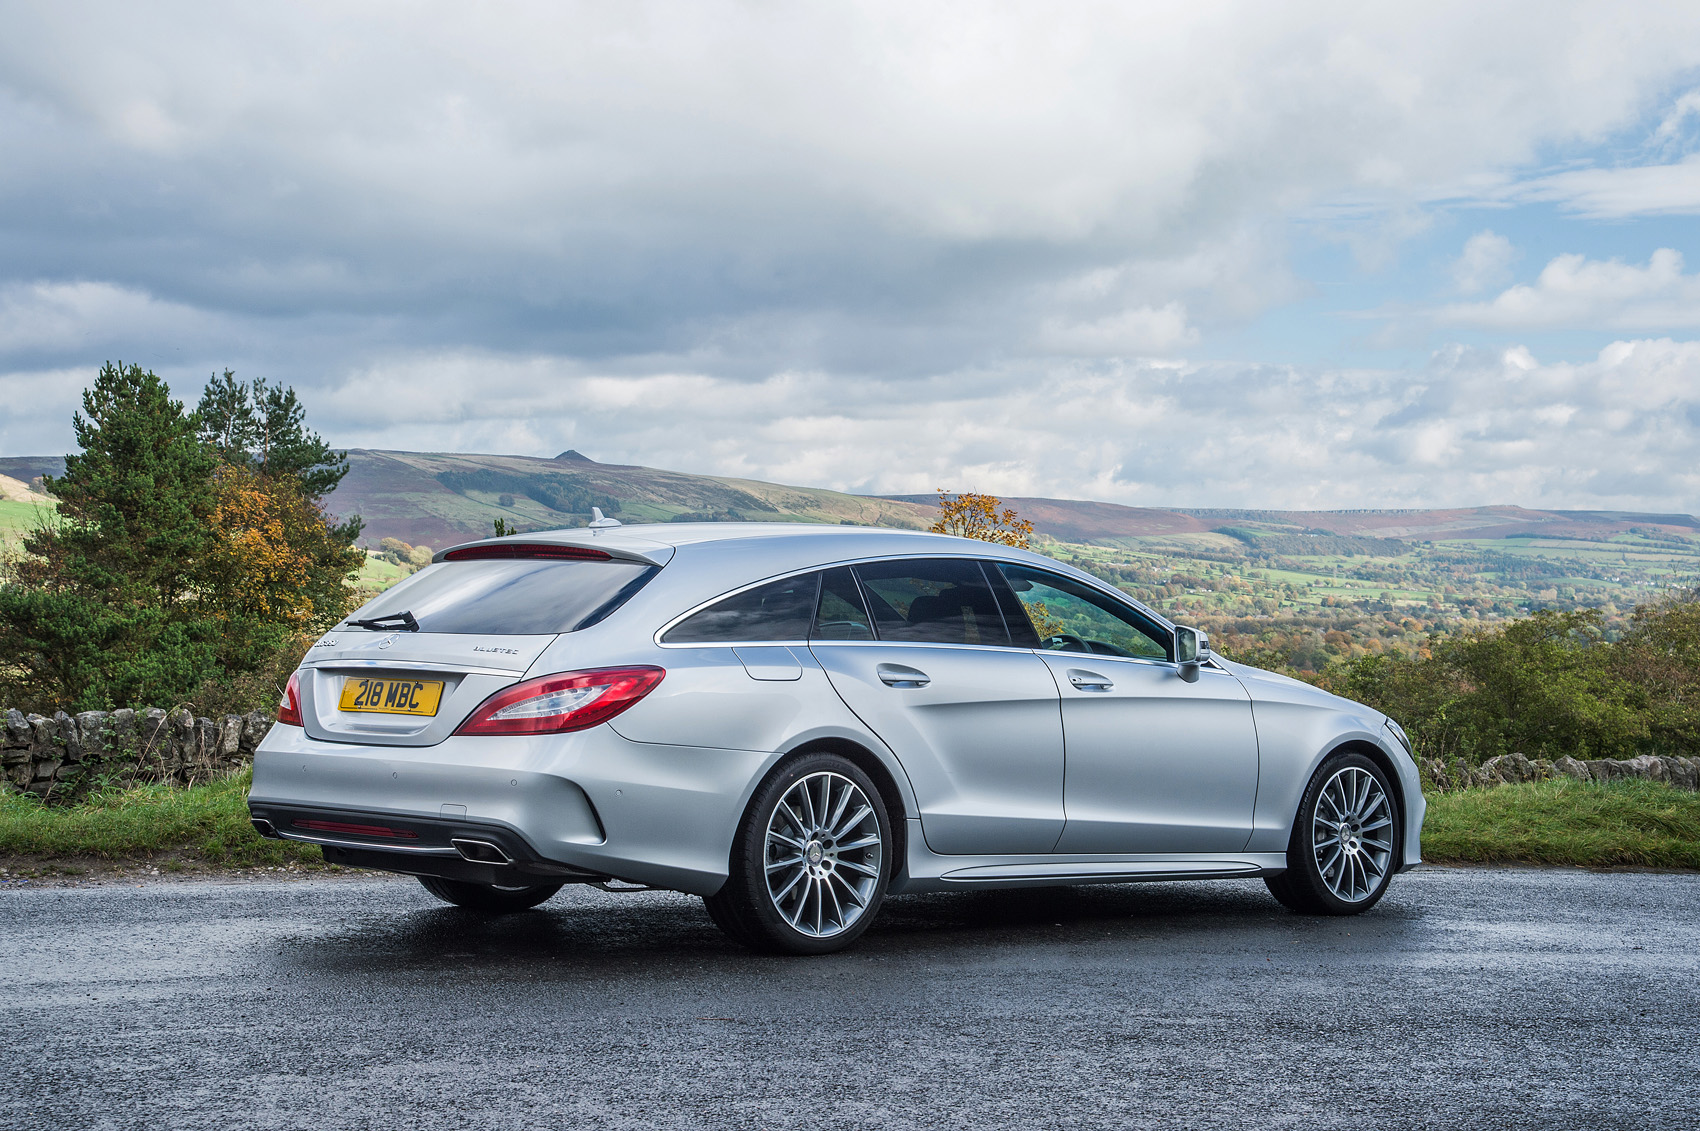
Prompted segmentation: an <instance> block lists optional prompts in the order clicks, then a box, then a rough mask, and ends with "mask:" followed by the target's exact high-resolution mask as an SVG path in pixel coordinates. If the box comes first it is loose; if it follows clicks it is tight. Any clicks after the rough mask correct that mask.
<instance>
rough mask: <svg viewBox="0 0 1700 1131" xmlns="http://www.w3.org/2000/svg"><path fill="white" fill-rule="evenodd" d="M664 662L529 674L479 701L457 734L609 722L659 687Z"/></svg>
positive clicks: (549, 730)
mask: <svg viewBox="0 0 1700 1131" xmlns="http://www.w3.org/2000/svg"><path fill="white" fill-rule="evenodd" d="M666 674H667V672H666V670H665V669H664V668H651V667H634V668H603V669H601V670H599V671H591V672H565V673H563V674H561V675H546V676H544V677H543V678H542V679H528V680H526V681H525V682H524V683H516V684H514V685H513V686H512V687H509V688H507V689H505V690H503V691H498V692H496V694H494V695H492V696H490V698H488V699H486V700H484V702H483V703H481V704H479V706H478V710H476V711H474V712H472V717H471V718H469V719H467V720H466V721H465V722H464V723H462V724H460V729H459V730H457V731H455V733H456V734H561V733H563V732H565V731H569V730H585V729H587V728H589V727H593V726H595V725H596V724H598V723H605V722H607V721H608V720H609V719H611V718H613V717H614V716H615V715H617V714H619V713H620V712H621V711H624V710H625V709H626V708H627V707H630V706H631V705H632V704H633V703H636V702H637V701H638V700H639V699H642V698H643V697H644V696H645V695H648V694H649V693H650V692H651V691H654V690H655V685H656V684H658V683H660V682H661V677H662V676H664V675H666Z"/></svg>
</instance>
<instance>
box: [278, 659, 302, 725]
mask: <svg viewBox="0 0 1700 1131" xmlns="http://www.w3.org/2000/svg"><path fill="white" fill-rule="evenodd" d="M277 721H278V722H280V723H288V724H289V725H290V726H292V727H298V726H302V725H304V724H303V723H302V722H301V673H300V672H290V673H289V682H288V683H286V684H284V687H283V700H282V701H281V702H280V703H278V705H277Z"/></svg>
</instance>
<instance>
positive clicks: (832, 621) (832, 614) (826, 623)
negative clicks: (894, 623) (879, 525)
mask: <svg viewBox="0 0 1700 1131" xmlns="http://www.w3.org/2000/svg"><path fill="white" fill-rule="evenodd" d="M873 638H874V627H873V625H872V624H871V623H870V622H869V620H868V610H867V607H866V606H864V605H863V604H862V594H861V593H860V592H859V591H858V590H857V588H856V578H855V577H854V576H853V575H852V574H851V572H850V567H849V566H838V567H837V568H836V569H829V570H827V571H826V572H825V573H823V574H821V583H820V606H819V607H818V608H817V609H816V611H815V627H814V631H813V632H811V633H810V634H809V639H810V640H872V639H873Z"/></svg>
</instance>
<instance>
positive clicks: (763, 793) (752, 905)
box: [727, 752, 896, 954]
mask: <svg viewBox="0 0 1700 1131" xmlns="http://www.w3.org/2000/svg"><path fill="white" fill-rule="evenodd" d="M823 771H825V772H830V773H835V774H838V775H840V776H841V777H845V778H848V779H849V780H851V781H853V782H855V783H856V787H857V788H858V789H860V790H861V791H862V793H863V795H864V796H865V797H867V799H868V804H869V805H871V806H872V807H873V810H874V817H875V819H876V820H877V821H878V822H879V830H880V842H881V846H880V847H881V850H880V875H879V880H878V882H877V883H876V884H875V885H874V891H873V895H872V896H871V897H870V898H869V900H868V906H867V908H866V910H864V911H863V912H862V915H861V917H860V918H859V919H857V920H856V922H855V923H853V924H851V926H850V928H849V929H848V930H846V931H843V932H841V933H839V934H836V935H833V936H831V937H830V938H824V939H823V938H816V937H815V936H813V935H806V934H804V933H803V932H801V931H799V930H797V929H796V928H795V927H793V926H792V925H791V924H790V923H787V922H786V921H785V917H784V916H783V915H781V914H780V913H779V910H778V908H776V907H774V906H773V900H772V898H771V897H770V896H769V895H768V891H767V874H766V864H767V860H766V852H767V823H768V820H769V819H770V818H771V817H772V816H773V811H774V809H775V808H777V807H778V804H779V799H780V798H782V797H784V796H785V793H786V791H787V790H789V789H790V788H791V787H792V786H793V785H796V784H797V782H799V781H801V780H802V779H803V778H806V777H808V776H809V775H810V774H817V773H821V772H823ZM895 864H896V862H895V861H894V860H893V859H892V835H891V817H890V815H889V814H888V813H887V812H886V808H885V801H884V799H883V798H882V797H881V796H880V791H879V789H878V787H876V786H875V785H874V783H873V779H871V778H870V777H868V775H867V774H866V773H865V772H864V771H863V770H862V768H861V767H860V766H858V765H856V763H854V762H852V761H850V759H848V758H845V757H843V756H842V755H839V754H830V753H824V752H823V753H815V754H804V755H801V756H799V757H797V758H795V759H793V760H791V761H788V762H784V763H782V764H781V765H780V766H779V767H778V768H776V769H775V770H774V772H773V773H771V774H770V775H769V776H768V778H767V780H765V781H763V782H762V784H761V785H760V786H759V787H758V788H757V789H756V792H755V795H754V796H753V797H751V799H750V805H749V808H748V810H746V812H745V816H744V821H743V823H742V824H741V825H740V826H739V829H738V840H737V843H736V844H735V845H734V846H733V850H732V874H731V876H730V878H729V879H728V881H727V884H728V887H731V888H733V891H732V893H729V894H733V895H735V897H736V898H735V900H734V901H732V902H731V905H730V907H728V908H727V909H728V910H730V911H732V912H733V914H735V915H736V916H737V917H738V918H739V919H740V920H742V923H741V925H742V926H743V927H744V928H745V929H746V932H747V937H745V938H741V939H739V941H740V942H745V943H746V945H754V946H756V947H757V948H758V949H761V950H769V951H774V952H778V953H785V954H830V953H832V952H833V951H837V950H842V949H844V948H845V947H847V946H849V945H850V944H851V943H853V942H855V941H856V939H857V938H859V937H860V936H861V934H862V932H864V931H866V930H867V929H868V927H869V925H870V924H872V923H873V921H874V918H875V917H876V916H877V915H878V914H879V909H880V904H881V903H882V902H884V900H885V889H886V885H887V883H888V882H889V881H890V879H891V875H892V870H893V868H894V866H895Z"/></svg>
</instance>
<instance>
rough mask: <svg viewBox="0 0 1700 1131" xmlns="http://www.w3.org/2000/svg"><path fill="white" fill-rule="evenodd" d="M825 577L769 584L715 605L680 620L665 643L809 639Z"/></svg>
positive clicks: (796, 578) (724, 642)
mask: <svg viewBox="0 0 1700 1131" xmlns="http://www.w3.org/2000/svg"><path fill="white" fill-rule="evenodd" d="M819 592H820V574H818V573H808V574H804V575H803V576H801V577H788V578H786V579H785V580H783V581H770V582H768V583H767V584H766V585H758V586H756V587H755V588H754V589H746V590H744V591H743V592H742V593H734V594H732V596H730V597H727V598H724V599H723V600H719V601H716V602H715V603H714V604H712V605H710V606H709V607H708V608H706V609H703V610H702V611H701V612H699V613H693V614H692V615H691V616H689V617H687V618H686V619H684V620H682V621H680V622H679V623H678V624H676V625H674V626H673V627H672V628H670V629H668V630H667V635H665V636H663V637H662V638H661V642H662V643H663V644H748V643H754V642H756V641H763V640H769V641H771V640H807V639H808V638H809V623H810V621H812V620H813V619H814V615H815V603H816V598H817V596H818V594H819Z"/></svg>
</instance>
